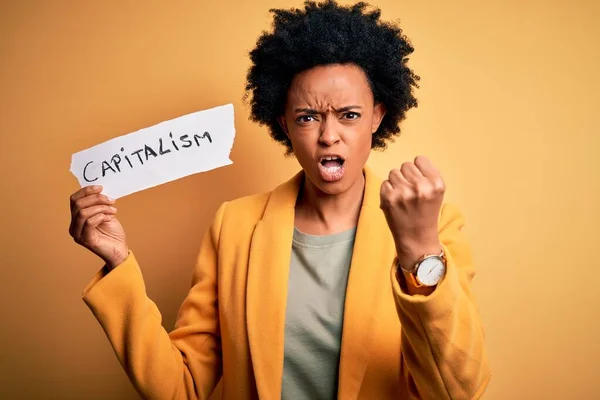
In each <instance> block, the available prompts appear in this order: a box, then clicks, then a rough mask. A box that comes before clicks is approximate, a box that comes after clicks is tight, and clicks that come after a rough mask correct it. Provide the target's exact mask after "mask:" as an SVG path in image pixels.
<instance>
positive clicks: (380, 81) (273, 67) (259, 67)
mask: <svg viewBox="0 0 600 400" xmlns="http://www.w3.org/2000/svg"><path fill="white" fill-rule="evenodd" d="M270 12H271V13H273V14H274V19H273V32H263V33H262V35H261V36H260V37H259V38H258V41H257V44H256V47H255V48H254V50H252V51H251V52H250V60H251V61H252V65H251V66H250V69H249V70H248V74H247V82H246V94H245V96H244V99H245V100H247V99H248V98H249V97H251V99H250V106H251V115H250V119H251V120H252V121H254V122H258V123H259V124H260V125H265V124H266V125H267V126H268V128H269V131H270V134H271V136H272V137H273V139H275V140H276V141H278V142H281V143H282V144H284V145H285V146H286V147H287V154H288V155H290V154H292V146H291V143H290V141H289V139H288V137H287V136H286V134H285V132H284V131H283V129H282V128H281V126H280V125H279V122H278V120H277V118H278V117H279V116H281V115H283V113H284V110H285V103H286V100H287V92H288V90H289V88H290V85H291V82H292V79H293V78H294V76H295V75H296V74H298V73H300V72H302V71H305V70H307V69H311V68H313V67H316V66H319V65H331V64H354V65H356V66H358V67H360V68H362V70H363V71H364V72H365V74H366V75H367V78H368V80H369V84H370V86H371V90H372V92H373V95H374V99H375V102H376V103H382V104H383V105H384V106H385V108H386V114H385V117H384V118H383V120H382V122H381V124H380V126H379V129H378V130H377V131H376V132H375V133H374V134H373V140H372V145H371V147H372V148H373V149H385V147H386V144H387V142H388V140H391V139H392V138H393V137H394V136H397V135H399V134H400V127H399V124H400V122H402V121H403V120H404V118H405V116H406V112H407V111H408V110H409V109H411V108H412V107H417V99H416V98H415V97H414V96H413V87H418V84H417V82H418V80H419V79H420V78H419V76H417V75H415V73H414V72H413V71H412V70H411V69H410V68H408V66H407V62H408V58H407V56H408V55H409V54H411V53H412V52H413V50H414V49H413V47H412V45H411V44H410V42H409V40H408V38H406V36H404V35H403V33H402V29H400V27H399V26H397V25H396V24H393V23H389V22H383V21H381V20H380V16H381V10H379V9H378V8H375V9H372V8H371V9H370V6H369V5H368V4H367V3H363V2H360V3H357V4H355V5H353V6H341V5H339V4H338V3H337V2H336V1H335V0H327V1H325V2H323V3H316V2H314V1H306V2H305V3H304V9H291V10H284V9H271V10H270Z"/></svg>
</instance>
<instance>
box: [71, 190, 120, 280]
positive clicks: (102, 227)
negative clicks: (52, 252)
mask: <svg viewBox="0 0 600 400" xmlns="http://www.w3.org/2000/svg"><path fill="white" fill-rule="evenodd" d="M101 191H102V187H101V186H87V187H84V188H81V189H80V190H78V191H77V192H75V193H74V194H73V195H72V196H71V201H70V203H71V225H70V226H69V234H70V235H71V236H72V237H73V239H74V240H75V242H76V243H78V244H80V245H81V246H83V247H85V248H87V249H88V250H90V251H92V252H93V253H94V254H96V255H97V256H98V257H100V258H102V259H103V260H104V262H106V265H107V266H108V268H110V269H112V268H114V267H116V266H117V265H119V264H121V263H122V262H123V261H125V259H126V258H127V256H128V254H129V248H128V247H127V242H126V241H125V231H124V230H123V227H122V226H121V223H120V222H119V220H118V219H117V218H116V217H115V214H116V213H117V209H116V208H115V207H114V203H115V202H114V200H112V199H109V198H108V197H106V196H104V195H103V194H101V193H100V192H101Z"/></svg>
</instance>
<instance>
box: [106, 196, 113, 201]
mask: <svg viewBox="0 0 600 400" xmlns="http://www.w3.org/2000/svg"><path fill="white" fill-rule="evenodd" d="M106 198H107V199H108V201H115V199H113V198H112V197H108V196H106Z"/></svg>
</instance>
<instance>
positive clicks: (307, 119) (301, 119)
mask: <svg viewBox="0 0 600 400" xmlns="http://www.w3.org/2000/svg"><path fill="white" fill-rule="evenodd" d="M312 121H316V119H315V116H314V115H301V116H299V117H298V118H296V122H298V123H308V122H312Z"/></svg>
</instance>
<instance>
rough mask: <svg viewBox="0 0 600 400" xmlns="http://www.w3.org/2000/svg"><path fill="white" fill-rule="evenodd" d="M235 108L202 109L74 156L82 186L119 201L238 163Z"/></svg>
mask: <svg viewBox="0 0 600 400" xmlns="http://www.w3.org/2000/svg"><path fill="white" fill-rule="evenodd" d="M234 137H235V125H234V115H233V104H227V105H224V106H220V107H215V108H212V109H209V110H204V111H198V112H195V113H192V114H188V115H184V116H182V117H179V118H175V119H172V120H169V121H165V122H161V123H159V124H157V125H154V126H151V127H149V128H145V129H140V130H139V131H136V132H133V133H130V134H127V135H124V136H120V137H117V138H114V139H111V140H109V141H107V142H104V143H101V144H99V145H96V146H94V147H91V148H89V149H87V150H83V151H80V152H79V153H75V154H73V155H72V157H71V169H70V171H71V172H72V173H73V175H75V177H76V178H77V180H78V181H79V184H80V185H81V187H84V186H89V185H102V186H103V187H104V190H103V191H102V193H104V194H106V195H107V196H109V197H112V198H115V199H117V198H119V197H123V196H126V195H128V194H131V193H135V192H138V191H140V190H144V189H148V188H151V187H154V186H157V185H160V184H163V183H166V182H170V181H173V180H176V179H180V178H183V177H185V176H188V175H192V174H196V173H198V172H204V171H210V170H212V169H215V168H219V167H223V166H226V165H230V164H233V162H232V161H231V160H230V159H229V154H230V152H231V148H232V147H233V140H234Z"/></svg>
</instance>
